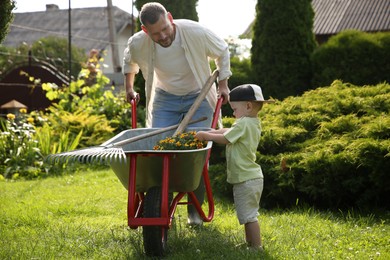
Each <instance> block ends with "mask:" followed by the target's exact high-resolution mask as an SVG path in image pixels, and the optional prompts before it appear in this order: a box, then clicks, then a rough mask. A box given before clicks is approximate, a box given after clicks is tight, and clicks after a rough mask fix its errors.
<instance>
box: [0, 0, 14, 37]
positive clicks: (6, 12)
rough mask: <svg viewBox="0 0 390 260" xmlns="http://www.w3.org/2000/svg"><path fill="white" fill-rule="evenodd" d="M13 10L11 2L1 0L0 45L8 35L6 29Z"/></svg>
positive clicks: (12, 2) (12, 16)
mask: <svg viewBox="0 0 390 260" xmlns="http://www.w3.org/2000/svg"><path fill="white" fill-rule="evenodd" d="M14 8H15V2H14V1H13V0H3V1H1V2H0V14H1V15H0V43H2V42H3V40H4V38H5V36H6V35H7V34H8V28H9V25H10V23H11V22H12V20H13V18H14V15H13V13H12V10H13V9H14Z"/></svg>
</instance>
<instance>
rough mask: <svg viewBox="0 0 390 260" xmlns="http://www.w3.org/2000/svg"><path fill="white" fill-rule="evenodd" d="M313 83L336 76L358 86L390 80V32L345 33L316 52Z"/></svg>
mask: <svg viewBox="0 0 390 260" xmlns="http://www.w3.org/2000/svg"><path fill="white" fill-rule="evenodd" d="M311 59H312V64H313V80H312V85H313V86H314V87H317V86H327V85H329V84H331V83H332V82H333V80H335V79H339V80H342V81H345V82H350V83H353V84H355V85H365V84H379V83H382V82H384V81H386V82H390V73H389V71H390V63H389V60H390V33H388V32H386V33H365V32H360V31H355V30H347V31H344V32H341V33H339V34H337V35H335V36H333V37H331V38H330V39H329V41H328V42H326V43H324V44H323V45H321V46H319V47H318V48H317V49H316V50H315V51H314V52H313V54H312V57H311Z"/></svg>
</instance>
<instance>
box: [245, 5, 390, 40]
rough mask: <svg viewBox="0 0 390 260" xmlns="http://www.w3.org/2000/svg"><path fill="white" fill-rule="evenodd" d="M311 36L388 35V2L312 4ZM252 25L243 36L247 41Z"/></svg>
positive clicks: (389, 22) (389, 20)
mask: <svg viewBox="0 0 390 260" xmlns="http://www.w3.org/2000/svg"><path fill="white" fill-rule="evenodd" d="M312 7H313V10H314V25H313V32H314V34H315V35H317V36H318V35H333V34H337V33H339V32H341V31H343V30H346V29H356V30H360V31H364V32H386V31H390V1H389V0H312ZM252 26H253V22H252V23H251V24H250V25H249V26H248V28H247V29H246V30H245V32H244V33H243V36H246V37H249V38H250V37H251V34H252Z"/></svg>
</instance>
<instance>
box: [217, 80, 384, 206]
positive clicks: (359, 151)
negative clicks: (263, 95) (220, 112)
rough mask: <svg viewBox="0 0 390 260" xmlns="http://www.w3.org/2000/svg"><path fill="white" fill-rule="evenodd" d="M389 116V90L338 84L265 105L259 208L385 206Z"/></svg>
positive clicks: (260, 151)
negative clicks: (262, 177) (296, 205)
mask: <svg viewBox="0 0 390 260" xmlns="http://www.w3.org/2000/svg"><path fill="white" fill-rule="evenodd" d="M389 112H390V85H389V84H378V85H374V86H367V85H366V86H354V85H352V84H348V83H343V82H341V81H334V82H333V83H332V85H331V86H329V87H323V88H318V89H316V90H312V91H309V92H306V93H305V94H304V95H302V96H301V97H289V98H287V99H285V100H284V101H283V102H276V104H272V105H267V106H264V108H263V110H262V111H261V112H260V115H259V116H260V118H261V120H262V127H263V132H262V137H261V139H260V143H259V146H258V152H259V153H258V155H257V158H258V163H259V164H260V165H261V167H262V169H263V173H264V176H265V185H264V192H263V196H262V205H263V206H264V207H275V206H281V207H288V206H293V205H295V204H296V203H297V202H298V201H299V203H305V204H306V203H307V204H310V205H313V206H316V207H324V208H336V209H337V208H349V207H359V208H362V209H370V208H375V207H387V205H388V203H387V197H388V196H387V195H388V194H389V192H390V179H389V178H388V169H389V168H390V138H389V137H390V117H389ZM232 121H234V120H233V119H231V120H228V119H226V118H225V119H224V121H223V122H224V124H226V125H225V126H227V127H228V126H229V124H231V122H232ZM213 149H214V147H213ZM218 163H219V164H222V163H223V162H221V161H219V162H218ZM218 172H219V173H220V174H225V175H226V173H222V171H221V170H219V171H218ZM210 176H211V177H212V178H216V177H217V176H213V175H210ZM218 178H219V176H218ZM218 185H223V184H221V183H220V182H218ZM216 189H217V190H222V191H224V190H226V189H227V184H225V187H224V188H222V187H218V188H216Z"/></svg>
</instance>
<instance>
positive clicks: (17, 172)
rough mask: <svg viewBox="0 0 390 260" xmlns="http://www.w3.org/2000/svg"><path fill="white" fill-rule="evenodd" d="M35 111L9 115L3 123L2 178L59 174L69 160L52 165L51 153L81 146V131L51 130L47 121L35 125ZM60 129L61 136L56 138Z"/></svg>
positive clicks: (29, 177) (23, 111)
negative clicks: (76, 132) (47, 157)
mask: <svg viewBox="0 0 390 260" xmlns="http://www.w3.org/2000/svg"><path fill="white" fill-rule="evenodd" d="M34 116H35V114H34V113H32V114H26V111H25V109H21V113H19V114H17V115H14V114H8V115H7V120H2V121H1V122H0V123H1V124H0V130H1V135H0V178H1V179H2V178H6V179H18V178H23V179H34V178H40V177H45V176H47V175H49V174H59V173H61V172H62V171H63V170H64V169H65V167H67V165H68V164H67V162H57V163H52V164H48V163H47V162H45V157H46V156H47V155H49V154H51V153H58V152H63V151H68V150H73V149H75V148H76V147H77V145H78V142H79V139H80V137H81V132H80V133H79V134H78V135H77V136H76V137H75V138H71V137H70V134H69V131H67V132H63V131H61V130H60V129H55V130H53V129H50V128H49V127H48V125H47V123H44V125H43V126H35V122H36V120H35V119H34ZM54 132H56V133H57V134H58V136H59V138H53V136H52V133H54Z"/></svg>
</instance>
